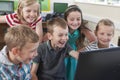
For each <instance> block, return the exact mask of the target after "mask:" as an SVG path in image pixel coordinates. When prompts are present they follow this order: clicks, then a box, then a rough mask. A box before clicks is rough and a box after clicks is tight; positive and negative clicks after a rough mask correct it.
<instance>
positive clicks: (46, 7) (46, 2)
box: [40, 0, 50, 12]
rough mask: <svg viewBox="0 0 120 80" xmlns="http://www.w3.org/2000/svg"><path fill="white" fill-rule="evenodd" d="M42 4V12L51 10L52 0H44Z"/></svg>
mask: <svg viewBox="0 0 120 80" xmlns="http://www.w3.org/2000/svg"><path fill="white" fill-rule="evenodd" d="M40 4H41V9H42V12H47V11H50V0H42V1H41V3H40Z"/></svg>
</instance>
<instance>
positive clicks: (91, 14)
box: [75, 2, 120, 44]
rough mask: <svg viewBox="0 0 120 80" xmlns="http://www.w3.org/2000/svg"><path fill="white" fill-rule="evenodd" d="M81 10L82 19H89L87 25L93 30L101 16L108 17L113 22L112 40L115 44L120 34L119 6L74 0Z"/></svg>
mask: <svg viewBox="0 0 120 80" xmlns="http://www.w3.org/2000/svg"><path fill="white" fill-rule="evenodd" d="M75 4H77V5H78V6H79V7H80V9H81V10H82V12H83V16H84V19H86V20H88V21H89V27H90V28H91V29H92V30H94V29H95V26H96V24H97V22H98V21H99V20H100V19H102V18H109V19H111V20H112V21H113V22H114V23H115V27H116V30H115V35H114V38H113V39H112V42H113V43H115V44H117V43H118V38H119V36H120V34H119V32H120V7H118V6H106V5H97V4H88V3H80V2H75Z"/></svg>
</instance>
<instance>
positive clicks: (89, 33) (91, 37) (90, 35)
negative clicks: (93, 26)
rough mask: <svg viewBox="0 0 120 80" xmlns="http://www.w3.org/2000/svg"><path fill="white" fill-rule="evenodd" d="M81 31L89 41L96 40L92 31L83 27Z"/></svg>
mask: <svg viewBox="0 0 120 80" xmlns="http://www.w3.org/2000/svg"><path fill="white" fill-rule="evenodd" d="M82 32H83V34H84V35H85V37H86V38H87V39H88V40H89V42H94V41H96V40H97V38H96V36H95V34H94V33H93V32H92V31H90V30H88V29H84V30H83V31H82Z"/></svg>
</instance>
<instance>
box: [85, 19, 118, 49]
mask: <svg viewBox="0 0 120 80" xmlns="http://www.w3.org/2000/svg"><path fill="white" fill-rule="evenodd" d="M114 31H115V26H114V23H113V22H112V21H111V20H109V19H102V20H100V21H99V22H98V24H97V26H96V29H95V35H96V37H97V41H96V42H93V43H91V44H90V45H88V46H87V47H85V49H84V51H90V50H97V49H102V48H112V47H117V46H116V45H114V44H112V43H111V40H112V38H113V37H114Z"/></svg>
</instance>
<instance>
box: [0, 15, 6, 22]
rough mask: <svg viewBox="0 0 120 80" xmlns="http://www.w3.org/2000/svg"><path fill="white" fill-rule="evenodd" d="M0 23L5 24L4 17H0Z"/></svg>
mask: <svg viewBox="0 0 120 80" xmlns="http://www.w3.org/2000/svg"><path fill="white" fill-rule="evenodd" d="M0 23H6V18H5V15H4V16H0Z"/></svg>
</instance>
